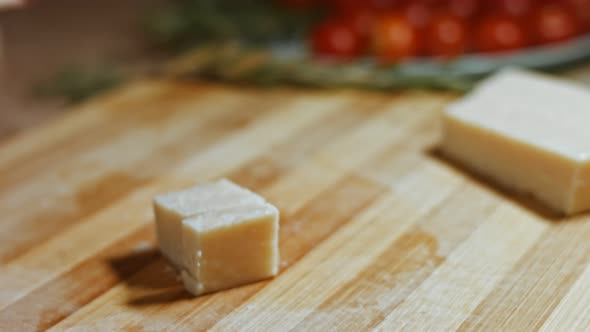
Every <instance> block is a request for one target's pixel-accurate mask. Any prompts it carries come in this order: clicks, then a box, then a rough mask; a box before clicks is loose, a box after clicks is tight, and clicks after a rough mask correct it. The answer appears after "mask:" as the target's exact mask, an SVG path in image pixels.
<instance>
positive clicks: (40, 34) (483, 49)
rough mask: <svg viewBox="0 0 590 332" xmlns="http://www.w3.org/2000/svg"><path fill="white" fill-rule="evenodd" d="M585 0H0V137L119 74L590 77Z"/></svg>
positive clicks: (342, 82) (234, 80) (462, 86)
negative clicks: (507, 71) (514, 70)
mask: <svg viewBox="0 0 590 332" xmlns="http://www.w3.org/2000/svg"><path fill="white" fill-rule="evenodd" d="M589 31H590V1H589V0H562V1H558V0H415V1H412V0H366V1H360V0H356V1H355V0H275V1H270V0H267V1H265V0H248V1H229V0H217V1H211V0H182V1H172V0H168V1H166V0H125V1H117V0H101V1H75V0H38V1H29V2H25V1H18V0H9V1H6V0H4V1H0V34H1V37H0V45H1V69H0V138H5V137H9V136H12V135H14V134H15V133H17V132H19V131H22V130H23V129H26V128H28V127H30V126H34V125H35V124H38V123H41V122H43V121H46V120H48V119H50V118H53V117H55V116H56V115H57V114H60V113H61V112H63V111H64V110H65V109H67V108H68V107H67V106H68V105H69V104H72V103H78V102H81V101H83V100H85V99H87V98H89V97H92V96H94V95H96V94H99V93H102V92H104V91H106V90H108V89H112V88H114V87H116V86H118V85H120V84H123V83H124V82H125V81H128V80H131V79H137V78H144V77H153V76H155V77H166V78H173V79H191V80H209V81H217V82H222V83H224V84H226V83H227V84H248V85H257V86H262V87H265V88H268V87H273V86H278V85H285V84H289V85H302V86H306V87H312V88H341V87H347V88H355V89H371V90H384V91H394V90H399V89H408V88H419V89H438V90H440V89H442V90H453V91H459V92H463V91H466V90H468V89H469V88H470V87H471V86H472V85H473V83H474V82H476V81H477V80H478V79H479V78H481V77H483V76H485V75H486V74H487V73H489V72H492V71H494V70H496V69H497V68H500V67H504V66H511V65H518V66H526V67H532V68H536V69H540V70H547V71H549V70H550V71H555V72H557V73H559V74H562V75H565V76H569V77H572V78H575V79H576V80H578V81H582V82H585V81H590V74H588V73H589V72H590V69H589V68H590V66H589V63H590V62H588V60H587V57H588V54H590V37H588V32H589Z"/></svg>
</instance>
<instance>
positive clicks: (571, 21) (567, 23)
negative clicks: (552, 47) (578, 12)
mask: <svg viewBox="0 0 590 332" xmlns="http://www.w3.org/2000/svg"><path fill="white" fill-rule="evenodd" d="M532 28H533V34H534V37H535V39H536V41H537V42H539V43H542V44H544V43H555V42H560V41H564V40H567V39H570V38H572V37H574V36H575V35H576V34H577V33H578V31H579V27H578V22H577V21H576V16H575V14H574V13H573V12H572V11H571V10H570V9H569V8H568V7H567V6H565V5H563V4H558V3H555V4H546V5H543V6H540V7H539V8H537V9H536V10H535V11H534V13H533V15H532Z"/></svg>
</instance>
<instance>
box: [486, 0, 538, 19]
mask: <svg viewBox="0 0 590 332" xmlns="http://www.w3.org/2000/svg"><path fill="white" fill-rule="evenodd" d="M487 4H488V7H489V10H490V11H492V12H498V13H499V14H508V15H511V16H525V15H528V14H530V12H531V11H532V10H533V4H534V0H495V1H489V2H488V3H487Z"/></svg>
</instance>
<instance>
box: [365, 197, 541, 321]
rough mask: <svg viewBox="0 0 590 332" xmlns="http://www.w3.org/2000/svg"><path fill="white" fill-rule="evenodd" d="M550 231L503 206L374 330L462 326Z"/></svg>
mask: <svg viewBox="0 0 590 332" xmlns="http://www.w3.org/2000/svg"><path fill="white" fill-rule="evenodd" d="M514 220H518V222H517V223H515V222H514ZM508 229H510V232H507V230H508ZM545 229H546V225H545V224H544V223H538V222H536V221H535V220H534V219H533V218H528V217H527V216H526V215H525V214H524V213H522V211H518V210H515V209H514V208H512V207H510V206H508V207H500V208H499V209H498V210H496V211H495V213H494V214H493V215H492V216H490V218H488V220H486V222H485V223H483V224H482V225H481V226H480V227H479V228H478V229H477V230H476V231H475V232H474V233H473V235H471V236H470V237H469V238H468V239H467V240H466V241H465V242H463V244H462V245H461V246H460V247H459V248H457V249H456V250H454V251H453V252H451V254H450V255H449V257H447V259H446V261H445V262H444V263H443V264H442V265H441V266H440V267H439V268H437V269H436V270H435V271H434V272H433V273H432V275H431V276H430V277H429V278H428V279H427V280H425V281H424V282H423V283H422V284H421V285H420V286H419V287H418V288H417V289H416V290H415V291H414V292H412V294H410V295H409V296H408V297H407V298H406V299H405V300H404V302H403V303H402V304H401V305H400V306H399V307H397V308H396V309H395V310H394V311H393V312H391V313H390V314H389V315H388V316H387V317H386V318H385V320H384V321H383V322H382V323H381V324H380V325H379V326H377V328H376V329H375V330H377V331H391V330H393V329H400V330H405V331H413V330H415V329H421V330H424V331H439V330H455V329H457V328H458V327H459V326H460V325H461V323H462V322H463V320H464V319H465V318H467V317H468V316H469V314H470V313H471V311H472V310H473V309H475V307H476V306H477V304H479V302H480V301H482V300H483V299H484V298H485V296H486V295H487V294H488V293H489V292H490V291H491V290H492V289H493V287H494V285H495V284H496V283H497V282H498V281H499V280H500V279H501V278H502V277H503V276H504V275H505V274H506V273H507V272H508V271H509V269H510V267H511V266H512V265H513V264H514V263H516V262H517V261H518V259H519V258H520V257H521V256H522V255H524V254H525V253H526V251H527V250H528V249H529V248H530V247H531V246H532V245H533V244H534V243H535V241H536V240H537V239H538V238H539V237H540V236H541V234H543V232H544V231H545ZM476 247H477V248H479V250H475V249H474V248H476ZM490 266H494V268H490Z"/></svg>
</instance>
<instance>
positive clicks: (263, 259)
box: [182, 203, 279, 295]
mask: <svg viewBox="0 0 590 332" xmlns="http://www.w3.org/2000/svg"><path fill="white" fill-rule="evenodd" d="M182 227H183V229H182V244H183V250H184V259H185V262H184V266H185V269H184V270H183V271H182V280H183V282H184V284H185V287H186V289H187V290H189V291H190V292H191V293H193V294H194V295H201V294H204V293H210V292H214V291H218V290H222V289H227V288H231V287H235V286H239V285H242V284H246V283H250V282H253V281H258V280H261V279H265V278H268V277H271V276H274V275H276V274H277V272H278V266H279V252H278V230H279V212H278V210H277V209H276V208H275V207H274V206H272V205H270V204H268V203H264V204H252V205H243V206H238V207H234V208H231V209H226V210H218V211H210V212H206V213H203V214H200V215H198V216H196V217H193V218H189V219H185V220H184V221H183V223H182Z"/></svg>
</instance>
